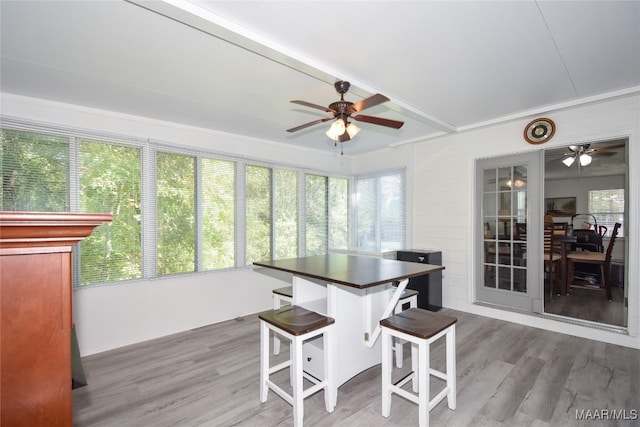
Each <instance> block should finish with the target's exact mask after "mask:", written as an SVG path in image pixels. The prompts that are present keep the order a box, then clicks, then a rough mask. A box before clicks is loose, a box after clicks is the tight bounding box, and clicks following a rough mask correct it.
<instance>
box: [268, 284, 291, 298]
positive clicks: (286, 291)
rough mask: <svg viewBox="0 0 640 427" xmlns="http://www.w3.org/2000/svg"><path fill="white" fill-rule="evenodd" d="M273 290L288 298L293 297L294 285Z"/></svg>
mask: <svg viewBox="0 0 640 427" xmlns="http://www.w3.org/2000/svg"><path fill="white" fill-rule="evenodd" d="M272 292H273V293H274V294H278V295H280V296H283V297H286V298H293V286H285V287H284V288H278V289H274V290H273V291H272Z"/></svg>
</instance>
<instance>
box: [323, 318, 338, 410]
mask: <svg viewBox="0 0 640 427" xmlns="http://www.w3.org/2000/svg"><path fill="white" fill-rule="evenodd" d="M323 339H324V376H325V378H324V379H325V381H326V382H327V386H326V387H325V388H324V406H325V408H326V410H327V412H333V410H334V409H335V407H336V402H337V400H338V396H337V393H338V387H336V378H335V376H336V375H335V366H334V364H335V357H334V352H335V336H334V334H333V328H328V329H327V330H325V332H324V337H323Z"/></svg>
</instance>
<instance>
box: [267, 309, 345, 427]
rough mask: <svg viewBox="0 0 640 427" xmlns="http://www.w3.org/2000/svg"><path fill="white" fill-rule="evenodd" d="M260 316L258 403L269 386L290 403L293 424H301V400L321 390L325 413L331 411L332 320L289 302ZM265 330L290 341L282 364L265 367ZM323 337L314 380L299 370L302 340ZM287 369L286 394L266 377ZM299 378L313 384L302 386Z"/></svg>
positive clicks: (332, 378)
mask: <svg viewBox="0 0 640 427" xmlns="http://www.w3.org/2000/svg"><path fill="white" fill-rule="evenodd" d="M258 318H259V319H260V402H262V403H264V402H266V401H267V394H268V393H269V389H271V390H273V391H274V392H275V393H276V394H277V395H278V396H280V397H281V398H282V399H284V400H285V401H286V402H287V403H289V404H290V405H291V406H293V425H294V426H296V427H298V426H302V420H303V418H304V407H303V405H304V403H303V401H304V399H305V398H307V397H309V396H311V395H312V394H314V393H316V392H318V391H320V390H322V389H324V403H325V408H326V410H327V412H333V410H334V408H335V402H336V396H335V393H336V387H335V368H334V366H333V364H334V360H333V358H332V357H331V355H332V352H333V351H334V349H333V346H334V336H333V335H334V330H333V329H334V322H335V321H334V319H332V318H331V317H327V316H323V315H321V314H318V313H316V312H314V311H310V310H307V309H305V308H302V307H299V306H296V305H289V306H286V307H283V308H280V309H278V310H268V311H264V312H262V313H259V314H258ZM269 330H272V331H274V332H275V333H276V334H279V335H281V336H282V337H284V338H286V339H288V340H290V341H291V346H290V350H291V351H290V357H289V360H286V361H284V362H282V363H279V364H277V365H274V366H269ZM321 335H322V337H323V342H324V350H323V357H324V379H321V380H319V379H317V378H314V377H312V376H310V375H306V374H305V373H304V372H303V369H302V367H303V353H302V343H303V342H304V341H306V340H309V339H311V338H315V337H319V336H321ZM286 368H290V372H291V374H290V375H291V381H290V382H291V384H292V388H293V390H292V393H291V394H289V393H287V392H286V391H284V390H283V389H282V388H281V387H279V386H278V385H276V384H275V383H274V382H273V381H271V379H270V376H271V374H274V373H276V372H279V371H281V370H283V369H286ZM303 379H307V380H309V381H310V382H312V383H313V385H312V386H311V387H309V388H307V389H306V390H305V389H304V383H303Z"/></svg>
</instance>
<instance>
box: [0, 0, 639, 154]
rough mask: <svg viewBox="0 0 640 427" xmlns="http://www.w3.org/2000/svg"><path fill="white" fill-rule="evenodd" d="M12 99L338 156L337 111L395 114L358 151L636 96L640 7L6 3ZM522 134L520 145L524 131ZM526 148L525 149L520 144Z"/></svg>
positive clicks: (5, 69) (1, 11) (4, 37)
mask: <svg viewBox="0 0 640 427" xmlns="http://www.w3.org/2000/svg"><path fill="white" fill-rule="evenodd" d="M0 17H1V27H0V28H1V30H0V31H1V33H0V36H1V43H2V44H1V54H2V56H1V70H0V71H1V80H0V89H1V90H2V92H4V93H11V94H17V95H24V96H32V97H38V98H44V99H50V100H54V101H60V102H66V103H72V104H78V105H84V106H88V107H94V108H100V109H105V110H111V111H117V112H122V113H128V114H134V115H138V116H143V117H149V118H154V119H160V120H167V121H171V122H176V123H183V124H187V125H192V126H198V127H203V128H210V129H215V130H219V131H224V132H230V133H234V134H241V135H246V136H249V137H255V138H260V139H265V140H270V141H276V142H281V143H287V144H295V145H298V146H302V147H308V148H312V149H320V150H335V149H334V147H333V142H332V141H330V140H329V139H328V138H327V137H326V136H325V135H324V131H325V130H326V129H327V128H328V124H326V123H325V124H319V125H316V126H313V127H310V128H307V129H305V130H303V131H300V132H296V133H287V132H286V131H285V130H286V129H288V128H291V127H294V126H297V125H299V124H303V123H306V122H309V121H312V120H315V119H318V118H322V117H325V116H326V114H325V113H323V112H322V111H320V110H314V109H311V108H306V107H303V106H300V105H296V104H292V103H290V102H289V101H290V100H293V99H302V100H305V101H309V102H312V103H314V104H320V105H328V104H330V103H331V102H333V101H336V100H337V99H338V95H337V94H336V92H335V90H334V88H333V83H334V82H335V81H336V80H341V79H343V80H348V81H350V82H351V83H352V90H351V91H350V92H349V94H347V96H346V99H347V100H350V101H353V102H356V101H357V100H359V99H362V98H363V97H367V96H370V95H372V94H373V93H376V92H379V93H383V94H385V95H387V96H388V97H389V98H391V100H392V102H388V103H385V104H382V105H380V106H377V107H373V108H370V109H367V110H365V114H367V115H374V116H381V117H386V118H391V119H396V120H403V121H404V122H405V125H404V127H403V128H402V129H400V130H394V129H388V128H384V127H381V126H376V125H372V124H368V123H362V122H360V123H358V125H359V126H360V127H361V128H362V132H361V133H360V134H359V135H358V136H357V137H356V138H355V139H354V140H353V141H350V142H347V143H345V144H344V153H345V155H357V154H361V153H364V152H367V151H371V150H377V149H381V148H384V147H387V146H390V145H391V146H393V145H396V144H403V143H407V142H412V141H415V140H419V139H424V138H433V137H436V136H438V135H442V134H443V133H453V132H460V131H464V130H467V129H473V128H476V127H480V126H484V125H487V124H491V123H499V122H502V121H507V120H514V119H522V118H529V117H531V118H533V117H535V116H538V115H550V116H551V117H553V115H552V114H553V111H554V110H556V109H559V108H565V107H568V106H572V105H579V104H582V103H586V102H592V101H596V100H599V99H606V98H609V97H614V96H621V95H625V94H629V93H636V92H639V91H640V2H638V1H627V2H614V1H584V2H583V1H571V2H560V1H554V2H551V1H549V2H547V1H538V2H536V1H513V2H502V1H500V2H485V1H470V2H462V1H449V2H444V1H442V2H436V1H366V2H363V1H340V2H337V1H336V2H327V1H201V0H194V1H191V2H187V1H183V0H170V1H167V2H160V1H143V0H135V1H130V2H125V1H104V2H96V1H79V2H75V1H7V0H1V1H0ZM514 137H516V136H515V135H514ZM517 137H519V138H521V135H518V136H517Z"/></svg>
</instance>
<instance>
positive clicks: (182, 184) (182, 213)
mask: <svg viewBox="0 0 640 427" xmlns="http://www.w3.org/2000/svg"><path fill="white" fill-rule="evenodd" d="M195 160H196V159H195V157H192V156H184V155H179V154H171V153H163V152H158V153H157V154H156V179H157V184H156V205H157V216H158V217H157V242H158V254H157V272H158V274H159V275H165V274H175V273H187V272H191V271H195V270H196V251H195V243H196V228H195V227H196V223H195V220H196V215H195V207H196V205H195V200H196V199H195V196H196V194H195V190H196V183H195Z"/></svg>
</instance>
